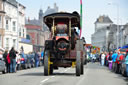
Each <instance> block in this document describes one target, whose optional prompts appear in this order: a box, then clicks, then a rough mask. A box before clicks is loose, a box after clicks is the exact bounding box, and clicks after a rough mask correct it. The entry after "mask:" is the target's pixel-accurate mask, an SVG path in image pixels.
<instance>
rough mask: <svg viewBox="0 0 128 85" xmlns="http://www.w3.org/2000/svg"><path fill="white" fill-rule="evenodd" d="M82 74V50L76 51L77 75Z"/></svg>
mask: <svg viewBox="0 0 128 85" xmlns="http://www.w3.org/2000/svg"><path fill="white" fill-rule="evenodd" d="M80 74H81V59H80V51H77V53H76V76H80Z"/></svg>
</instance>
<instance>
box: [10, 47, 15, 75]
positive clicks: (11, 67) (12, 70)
mask: <svg viewBox="0 0 128 85" xmlns="http://www.w3.org/2000/svg"><path fill="white" fill-rule="evenodd" d="M9 57H10V60H11V62H10V72H11V73H14V72H16V51H15V50H14V47H12V49H11V50H10V52H9Z"/></svg>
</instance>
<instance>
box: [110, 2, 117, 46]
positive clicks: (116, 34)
mask: <svg viewBox="0 0 128 85" xmlns="http://www.w3.org/2000/svg"><path fill="white" fill-rule="evenodd" d="M108 5H115V6H116V7H117V32H116V36H117V46H116V48H117V49H118V47H119V39H118V37H119V36H118V35H119V4H117V3H108Z"/></svg>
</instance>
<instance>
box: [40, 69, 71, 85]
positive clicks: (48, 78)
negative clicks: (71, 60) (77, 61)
mask: <svg viewBox="0 0 128 85" xmlns="http://www.w3.org/2000/svg"><path fill="white" fill-rule="evenodd" d="M69 69H71V68H68V69H65V70H64V71H62V72H61V73H63V72H66V71H68V70H69ZM54 77H55V76H51V77H50V78H54ZM50 78H46V79H44V80H42V81H41V84H40V85H42V83H44V82H46V81H48V80H49V79H50Z"/></svg>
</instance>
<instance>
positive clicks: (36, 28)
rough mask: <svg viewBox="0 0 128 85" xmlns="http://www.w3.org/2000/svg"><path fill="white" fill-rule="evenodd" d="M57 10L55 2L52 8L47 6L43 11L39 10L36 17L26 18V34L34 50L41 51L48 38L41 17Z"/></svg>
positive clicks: (46, 28) (47, 31)
mask: <svg viewBox="0 0 128 85" xmlns="http://www.w3.org/2000/svg"><path fill="white" fill-rule="evenodd" d="M56 12H58V7H57V6H56V3H55V4H54V7H53V8H50V7H48V8H47V10H46V11H45V12H43V10H42V9H40V10H39V14H38V19H29V18H28V19H26V28H27V36H28V37H29V38H30V41H31V42H32V44H33V50H34V51H36V52H37V51H42V49H43V48H44V45H45V40H47V39H48V38H49V34H50V32H49V29H48V27H47V26H46V25H45V23H44V22H43V17H44V16H46V15H48V14H51V13H56Z"/></svg>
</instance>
